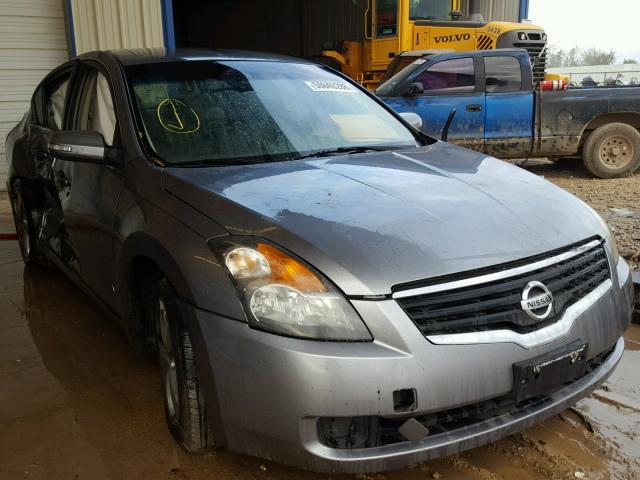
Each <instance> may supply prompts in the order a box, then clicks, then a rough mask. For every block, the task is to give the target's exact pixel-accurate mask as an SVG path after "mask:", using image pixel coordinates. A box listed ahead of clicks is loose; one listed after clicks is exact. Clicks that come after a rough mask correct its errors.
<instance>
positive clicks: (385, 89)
mask: <svg viewBox="0 0 640 480" xmlns="http://www.w3.org/2000/svg"><path fill="white" fill-rule="evenodd" d="M409 58H411V57H409ZM413 58H415V57H413ZM426 61H427V60H426V59H424V58H418V59H417V60H414V61H413V62H412V63H410V64H409V65H408V66H406V67H404V68H403V69H402V70H400V71H399V72H398V73H396V74H395V75H394V76H393V77H391V78H390V79H389V80H387V81H386V82H384V83H383V84H382V85H380V86H379V87H378V88H377V89H376V95H379V96H381V97H387V96H389V95H392V94H393V89H394V87H395V86H396V85H398V84H399V83H400V82H402V81H403V80H404V79H405V78H407V77H408V76H409V75H411V74H412V73H413V72H415V71H416V69H418V68H419V67H420V66H421V65H424V63H425V62H426Z"/></svg>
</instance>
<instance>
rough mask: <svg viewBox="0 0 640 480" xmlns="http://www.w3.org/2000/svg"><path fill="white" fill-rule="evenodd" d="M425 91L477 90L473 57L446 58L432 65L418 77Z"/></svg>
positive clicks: (467, 91)
mask: <svg viewBox="0 0 640 480" xmlns="http://www.w3.org/2000/svg"><path fill="white" fill-rule="evenodd" d="M415 81H416V82H420V83H422V88H424V90H425V93H429V92H431V93H435V92H438V93H439V92H446V93H470V92H473V91H474V90H475V86H476V76H475V69H474V67H473V59H472V58H455V59H452V60H444V61H442V62H438V63H436V64H435V65H432V66H430V67H429V68H428V69H427V70H425V71H424V72H422V73H421V74H419V75H418V76H417V77H416V80H415Z"/></svg>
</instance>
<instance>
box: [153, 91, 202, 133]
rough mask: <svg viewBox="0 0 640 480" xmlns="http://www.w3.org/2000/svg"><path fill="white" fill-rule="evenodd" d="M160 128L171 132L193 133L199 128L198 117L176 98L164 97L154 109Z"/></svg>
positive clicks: (191, 109)
mask: <svg viewBox="0 0 640 480" xmlns="http://www.w3.org/2000/svg"><path fill="white" fill-rule="evenodd" d="M156 113H157V115H158V121H159V122H160V125H162V128H164V129H165V130H168V131H170V132H171V133H194V132H197V131H198V130H200V117H199V116H198V114H197V113H196V112H195V110H194V109H193V108H191V107H190V106H188V105H187V104H185V103H184V102H181V101H180V100H176V99H175V98H165V99H164V100H163V101H162V102H160V104H159V105H158V108H157V109H156Z"/></svg>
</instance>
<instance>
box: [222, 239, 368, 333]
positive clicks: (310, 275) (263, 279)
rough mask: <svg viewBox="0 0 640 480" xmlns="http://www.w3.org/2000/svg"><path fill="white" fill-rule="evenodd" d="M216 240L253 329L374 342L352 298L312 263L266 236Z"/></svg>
mask: <svg viewBox="0 0 640 480" xmlns="http://www.w3.org/2000/svg"><path fill="white" fill-rule="evenodd" d="M226 240H227V241H224V243H221V244H215V245H212V246H213V247H214V249H215V250H217V253H218V254H219V256H220V257H221V259H222V261H223V263H224V265H225V267H226V268H227V270H228V272H229V274H230V275H231V277H232V278H233V280H234V282H235V284H236V288H237V290H238V294H239V295H240V297H241V300H242V301H243V303H244V305H245V308H246V310H247V313H248V317H249V324H250V325H251V326H252V327H254V328H259V329H261V330H266V331H269V332H273V333H277V334H280V335H286V336H290V337H299V338H307V339H315V340H334V341H370V340H372V338H371V334H370V333H369V330H367V327H366V326H365V324H364V323H363V322H362V320H361V319H360V317H359V316H358V314H357V313H356V311H355V310H354V308H353V307H352V306H351V304H350V303H349V301H348V300H347V299H346V298H345V297H344V296H343V295H342V293H340V292H339V291H338V289H337V288H336V287H334V286H333V285H332V284H331V282H329V281H328V280H327V279H326V278H324V277H323V276H322V274H320V272H318V271H316V270H315V269H313V268H312V267H311V266H309V265H307V264H305V263H303V262H302V261H301V260H298V259H296V258H294V257H293V256H292V255H290V254H288V253H286V252H284V251H283V250H281V249H280V248H278V247H275V246H274V245H272V244H270V243H267V242H266V241H263V240H261V239H251V238H250V237H247V238H246V239H244V238H243V239H241V240H240V241H239V242H237V243H236V242H234V241H228V237H227V239H226Z"/></svg>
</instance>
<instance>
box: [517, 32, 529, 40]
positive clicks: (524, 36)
mask: <svg viewBox="0 0 640 480" xmlns="http://www.w3.org/2000/svg"><path fill="white" fill-rule="evenodd" d="M526 39H527V34H526V33H524V32H518V40H526Z"/></svg>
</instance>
